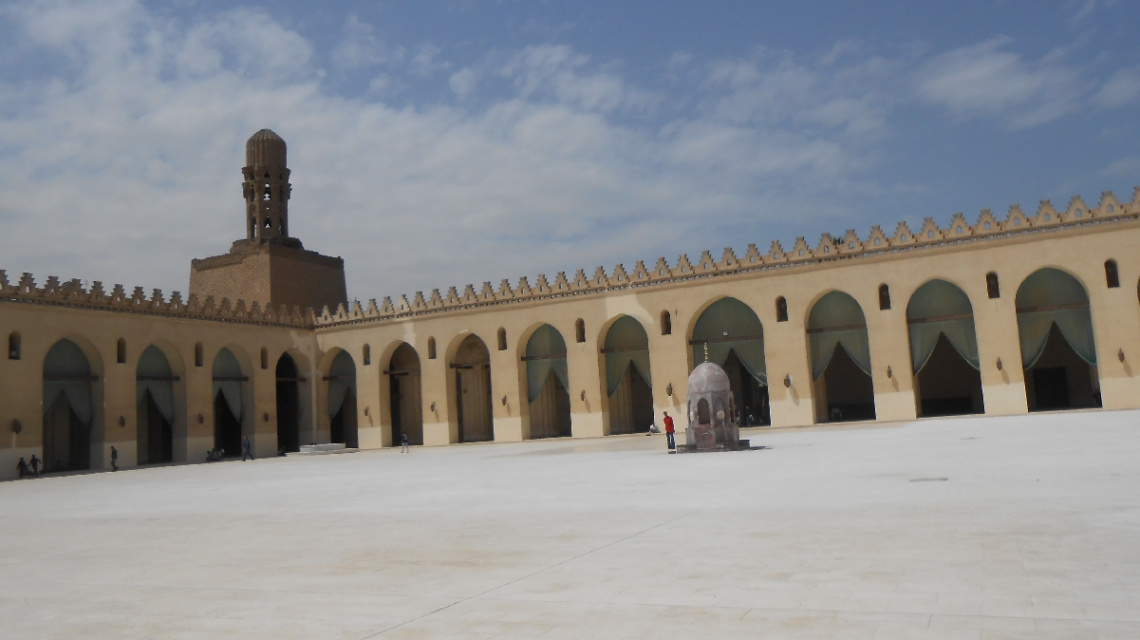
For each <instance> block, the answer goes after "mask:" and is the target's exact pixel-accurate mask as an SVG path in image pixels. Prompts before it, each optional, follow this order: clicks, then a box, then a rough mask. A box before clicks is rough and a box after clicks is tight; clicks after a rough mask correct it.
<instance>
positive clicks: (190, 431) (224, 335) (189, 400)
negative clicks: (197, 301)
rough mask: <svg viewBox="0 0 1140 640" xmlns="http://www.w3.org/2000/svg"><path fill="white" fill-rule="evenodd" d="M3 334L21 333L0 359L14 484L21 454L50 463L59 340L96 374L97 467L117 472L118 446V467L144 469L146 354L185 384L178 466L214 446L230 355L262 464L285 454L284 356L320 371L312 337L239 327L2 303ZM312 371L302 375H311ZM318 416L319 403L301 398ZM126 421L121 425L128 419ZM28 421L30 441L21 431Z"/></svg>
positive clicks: (0, 427)
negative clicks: (11, 354) (280, 429)
mask: <svg viewBox="0 0 1140 640" xmlns="http://www.w3.org/2000/svg"><path fill="white" fill-rule="evenodd" d="M0 332H2V335H3V336H4V337H5V340H6V339H7V336H9V335H11V334H12V333H18V334H19V335H20V342H21V348H20V352H21V353H20V359H19V360H12V359H9V358H8V357H7V356H8V354H7V352H6V351H5V353H4V354H2V356H3V357H0V478H10V477H15V465H16V461H17V460H18V459H19V457H20V456H24V458H25V459H26V460H30V459H31V455H32V454H33V453H35V454H36V455H37V456H39V457H41V458H42V456H43V453H42V449H41V447H42V443H43V417H42V411H43V406H42V405H43V386H42V385H43V364H44V358H45V356H46V355H47V352H48V350H49V349H51V347H52V346H53V345H54V344H55V343H56V342H57V341H59V340H60V339H63V338H67V339H70V340H71V341H73V342H75V343H76V344H78V345H79V346H80V348H81V349H83V351H84V352H85V354H86V355H87V358H88V361H89V362H90V364H91V367H92V373H93V374H94V375H95V376H97V377H98V380H97V381H96V382H94V383H93V391H94V398H93V400H94V420H93V422H94V424H93V425H92V434H91V435H92V437H91V468H92V469H108V468H110V447H111V445H114V446H115V447H116V448H117V449H118V451H119V466H120V467H122V468H130V467H132V466H134V465H135V461H136V459H137V458H136V436H137V395H136V374H137V365H138V359H139V356H140V355H141V354H142V352H143V351H144V350H145V349H146V348H147V347H148V346H149V345H152V344H153V345H156V346H157V347H159V349H161V350H162V352H163V353H164V355H166V357H167V360H168V361H169V363H170V365H171V368H172V370H173V373H174V375H175V376H177V377H178V378H180V379H179V380H178V381H176V382H174V383H173V388H174V392H175V419H174V423H173V431H174V461H175V462H200V461H202V460H204V458H205V454H206V451H207V450H208V449H210V448H212V447H213V445H214V423H213V421H214V417H213V403H212V391H213V369H212V367H213V361H214V357H215V356H216V355H217V353H218V352H219V351H220V350H221V349H222V348H223V347H228V348H229V349H230V350H231V351H233V352H234V354H235V355H236V356H237V358H238V360H239V362H240V363H241V365H242V373H243V375H246V376H248V377H249V381H248V382H247V383H245V384H244V385H243V387H244V398H243V403H244V404H245V407H246V409H245V410H244V411H243V414H244V416H243V420H242V429H243V433H244V434H245V435H248V436H249V437H250V440H251V442H252V444H253V447H254V449H255V454H256V455H259V456H272V455H274V453H275V452H276V451H277V422H276V377H275V371H274V367H275V365H276V362H277V358H278V357H280V355H281V354H282V353H285V352H286V351H289V352H290V353H294V354H296V355H297V356H298V359H299V362H298V364H299V366H305V367H306V369H309V370H311V364H308V365H306V364H305V362H306V360H307V362H308V363H312V362H313V361H314V360H315V354H314V347H315V345H314V340H313V336H312V333H311V331H309V330H304V329H292V328H286V327H273V326H266V325H261V324H239V323H233V322H217V321H205V320H193V319H176V318H168V317H163V316H156V315H149V314H141V313H128V312H112V311H92V310H82V309H69V308H63V307H56V306H44V305H35V304H21V303H3V302H0ZM120 338H121V339H123V340H125V342H126V362H124V363H118V362H117V355H118V354H117V344H118V341H119V339H120ZM197 343H201V345H202V352H203V363H202V366H201V367H198V366H195V359H194V356H195V345H196V344H197ZM262 348H264V349H266V351H267V354H268V367H267V368H265V369H263V368H261V362H260V352H261V349H262ZM304 370H305V369H303V370H302V371H304ZM301 404H302V406H303V407H308V412H309V415H311V413H312V407H313V406H314V399H313V398H308V399H305V398H302V402H301ZM120 419H121V420H120ZM15 420H19V422H20V423H21V425H22V430H21V433H19V434H16V433H14V431H13V428H12V426H13V421H15Z"/></svg>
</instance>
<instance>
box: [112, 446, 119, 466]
mask: <svg viewBox="0 0 1140 640" xmlns="http://www.w3.org/2000/svg"><path fill="white" fill-rule="evenodd" d="M118 470H119V450H118V449H116V448H115V445H111V471H118Z"/></svg>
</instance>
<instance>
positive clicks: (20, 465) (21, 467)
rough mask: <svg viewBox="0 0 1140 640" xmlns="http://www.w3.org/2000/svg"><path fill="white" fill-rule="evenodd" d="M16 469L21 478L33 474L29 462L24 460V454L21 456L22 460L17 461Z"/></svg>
mask: <svg viewBox="0 0 1140 640" xmlns="http://www.w3.org/2000/svg"><path fill="white" fill-rule="evenodd" d="M16 471H17V472H18V473H19V474H20V478H26V477H27V476H30V475H32V472H31V471H30V470H29V469H28V463H27V462H24V456H20V461H19V462H17V463H16Z"/></svg>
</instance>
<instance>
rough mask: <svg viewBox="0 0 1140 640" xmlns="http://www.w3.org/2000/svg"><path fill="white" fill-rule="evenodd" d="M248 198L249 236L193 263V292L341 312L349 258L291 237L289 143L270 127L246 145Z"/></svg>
mask: <svg viewBox="0 0 1140 640" xmlns="http://www.w3.org/2000/svg"><path fill="white" fill-rule="evenodd" d="M241 174H242V177H243V178H244V180H243V181H242V193H243V197H244V199H245V237H244V238H242V239H240V240H235V241H234V243H233V245H231V246H230V251H229V253H226V254H223V255H218V256H211V257H209V258H202V259H199V260H192V261H191V262H190V293H191V294H193V295H197V296H198V297H199V298H201V299H203V300H204V299H205V298H206V296H213V297H214V299H215V300H216V301H218V302H221V300H222V299H223V298H228V299H229V300H230V302H231V303H232V304H236V303H237V301H238V300H243V301H245V304H246V308H249V306H250V305H252V304H253V303H254V302H256V303H258V304H260V305H261V306H262V308H265V307H267V306H268V307H272V308H273V310H274V313H278V312H280V309H281V306H282V305H284V306H285V308H286V313H292V309H293V308H294V307H300V308H302V309H304V308H305V307H311V308H312V309H313V310H314V312H316V313H320V311H321V309H322V308H324V307H326V306H327V307H329V309H330V310H335V309H336V307H337V305H338V304H341V303H343V302H345V301H346V300H347V299H348V296H347V293H346V291H345V286H344V260H341V259H340V258H334V257H331V256H325V255H321V254H319V253H317V252H316V251H306V250H305V247H304V246H302V244H301V241H300V240H299V239H297V238H294V237H293V236H291V235H289V196H290V195H291V193H290V192H291V191H292V189H293V186H292V185H291V184H289V167H288V166H286V161H285V141H284V140H282V139H281V136H279V135H277V134H276V133H273V132H272V131H270V130H269V129H262V130H261V131H258V132H257V133H255V134H253V136H251V137H250V139H249V140H248V141H247V142H246V143H245V167H244V168H242V170H241Z"/></svg>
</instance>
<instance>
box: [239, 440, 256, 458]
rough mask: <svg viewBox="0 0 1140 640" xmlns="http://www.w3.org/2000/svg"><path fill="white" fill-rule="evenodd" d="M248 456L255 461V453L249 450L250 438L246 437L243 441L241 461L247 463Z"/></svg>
mask: <svg viewBox="0 0 1140 640" xmlns="http://www.w3.org/2000/svg"><path fill="white" fill-rule="evenodd" d="M246 456H248V457H249V459H250V460H253V451H251V450H250V448H249V436H245V437H243V438H242V439H241V461H242V462H245V459H246Z"/></svg>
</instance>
